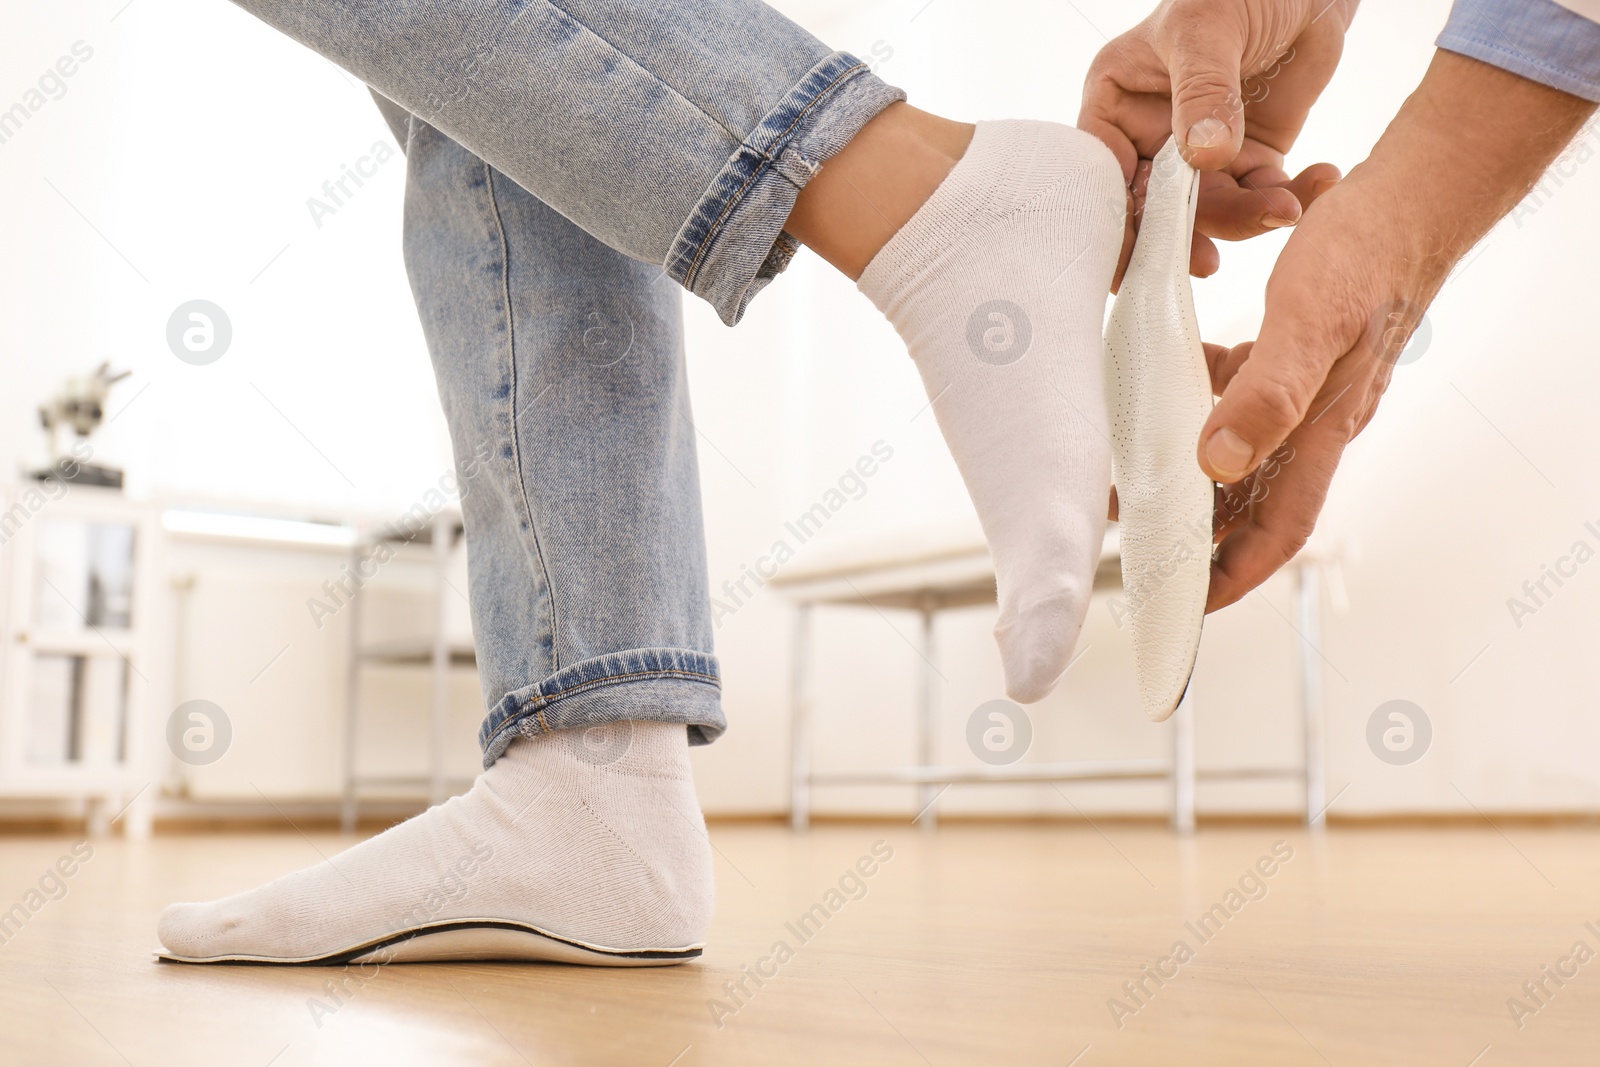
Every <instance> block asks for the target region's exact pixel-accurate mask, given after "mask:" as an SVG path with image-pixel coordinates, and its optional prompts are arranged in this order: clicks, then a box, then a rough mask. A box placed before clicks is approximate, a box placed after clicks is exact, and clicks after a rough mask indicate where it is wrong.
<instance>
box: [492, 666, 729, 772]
mask: <svg viewBox="0 0 1600 1067" xmlns="http://www.w3.org/2000/svg"><path fill="white" fill-rule="evenodd" d="M721 697H722V678H721V672H720V671H719V670H718V668H717V660H716V657H715V656H710V655H707V654H706V653H704V652H693V651H690V650H688V649H681V648H636V649H630V650H629V651H627V652H613V653H610V654H608V655H605V656H598V657H596V658H594V659H586V660H583V661H582V662H580V663H574V664H572V665H571V666H569V667H563V668H561V670H559V671H557V672H556V673H554V674H552V675H550V677H548V678H546V679H544V681H542V682H538V683H536V684H534V685H530V686H528V687H526V688H524V689H519V690H517V691H516V692H514V693H507V694H506V695H505V697H504V698H502V699H501V700H500V702H499V703H498V704H496V705H495V706H494V707H493V708H492V709H491V710H490V712H489V716H488V718H486V719H485V720H484V722H483V728H482V729H480V730H479V731H478V743H479V744H481V745H482V746H483V765H484V767H485V768H488V767H489V766H490V765H491V764H493V763H494V761H495V760H497V759H499V758H500V755H501V754H502V753H503V752H505V750H506V747H507V746H508V745H510V744H511V742H512V741H513V740H515V739H516V738H518V737H533V736H535V735H538V734H543V733H550V732H552V731H555V730H572V729H577V728H585V727H590V726H602V725H605V724H606V723H613V722H622V721H624V720H631V721H635V722H681V723H683V724H684V725H685V726H687V727H688V728H689V743H690V744H691V745H708V744H710V743H711V742H712V741H715V740H716V739H717V738H718V737H719V736H720V735H721V734H722V731H724V730H725V729H727V727H728V722H727V720H726V719H725V718H723V715H722V701H721Z"/></svg>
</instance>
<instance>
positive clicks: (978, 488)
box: [860, 121, 1126, 703]
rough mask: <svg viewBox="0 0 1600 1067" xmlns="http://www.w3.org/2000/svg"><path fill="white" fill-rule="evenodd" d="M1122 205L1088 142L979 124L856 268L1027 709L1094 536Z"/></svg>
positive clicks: (1105, 473) (1101, 519) (1113, 176)
mask: <svg viewBox="0 0 1600 1067" xmlns="http://www.w3.org/2000/svg"><path fill="white" fill-rule="evenodd" d="M1125 204H1126V192H1125V186H1124V185H1123V181H1122V171H1121V169H1120V168H1119V167H1118V166H1117V162H1116V159H1115V158H1114V157H1113V156H1112V154H1111V152H1110V150H1109V149H1107V148H1106V147H1105V146H1104V145H1103V144H1101V143H1100V142H1099V141H1098V140H1096V139H1095V138H1094V137H1093V136H1091V135H1089V134H1086V133H1083V132H1081V131H1079V130H1076V129H1073V128H1072V127H1070V126H1061V125H1057V124H1054V123H1048V122H1026V121H1014V122H982V123H979V124H978V127H977V132H976V134H975V135H974V137H973V140H972V144H971V146H970V147H969V148H968V150H967V153H966V155H965V156H964V157H963V158H962V159H961V161H960V162H959V163H957V165H956V167H955V169H954V170H953V171H951V173H950V175H949V177H948V178H946V179H945V181H944V183H943V184H942V185H940V186H939V188H938V189H937V190H936V191H935V192H934V194H933V196H932V197H931V198H930V199H929V200H928V202H927V203H926V204H924V205H923V206H922V208H921V209H920V210H919V211H918V212H917V213H916V215H914V216H913V217H912V219H911V221H910V222H908V223H906V225H905V226H904V227H903V228H902V229H901V230H900V232H899V233H897V234H896V235H895V236H894V237H893V238H891V239H890V241H889V243H888V244H887V245H885V246H884V248H883V249H882V251H880V252H879V253H878V255H877V256H876V257H875V258H874V259H873V261H872V262H871V263H870V264H868V266H867V269H866V271H865V272H864V273H863V274H862V277H861V282H860V288H861V291H862V292H863V293H865V294H866V295H867V296H868V297H870V298H871V299H872V301H873V303H875V304H876V305H877V306H878V308H879V310H881V311H882V312H883V313H884V314H885V315H886V316H887V317H888V318H889V320H890V321H891V322H892V323H893V324H894V326H895V329H896V330H898V331H899V333H900V337H901V338H902V339H903V340H904V341H905V343H906V346H907V348H909V349H910V352H911V358H912V359H913V360H914V361H915V362H916V364H917V369H918V371H919V372H920V373H921V375H922V381H923V385H924V387H925V388H926V389H927V392H928V396H929V397H930V399H931V401H932V405H933V410H934V413H935V415H936V416H937V417H938V420H939V428H940V430H941V431H942V432H943V433H944V438H945V441H946V442H947V443H948V445H949V447H950V452H951V454H952V455H953V456H954V457H955V461H956V465H957V467H959V468H960V471H961V476H962V479H963V480H964V481H965V482H966V486H967V491H968V493H969V494H971V496H972V502H973V504H974V506H975V507H976V509H977V513H978V519H979V521H980V522H981V523H982V524H983V531H984V536H985V537H986V538H987V540H988V542H989V550H990V552H991V554H992V555H993V557H994V564H995V574H996V581H997V585H998V587H999V600H1000V618H999V622H998V623H997V624H996V626H995V638H996V640H997V641H998V642H999V645H1000V654H1001V660H1002V662H1003V664H1004V668H1005V677H1006V691H1007V693H1008V694H1009V695H1010V696H1011V697H1012V698H1013V699H1015V700H1019V701H1022V702H1023V703H1031V702H1033V701H1036V700H1040V699H1042V698H1043V697H1044V696H1046V695H1047V694H1048V693H1049V692H1050V691H1051V690H1052V689H1053V688H1054V687H1055V685H1056V683H1057V682H1058V681H1059V680H1060V678H1061V675H1062V674H1063V673H1064V672H1065V670H1066V668H1067V666H1068V665H1069V663H1070V657H1071V655H1072V649H1073V646H1074V645H1075V644H1076V643H1077V640H1078V633H1079V631H1080V630H1081V629H1082V626H1083V619H1084V614H1085V612H1086V611H1087V609H1088V603H1089V593H1090V590H1091V588H1092V586H1093V583H1094V572H1095V568H1096V566H1097V564H1098V561H1099V557H1100V549H1101V544H1102V541H1103V538H1104V535H1105V522H1106V501H1107V499H1108V497H1109V493H1110V486H1111V444H1110V439H1109V437H1108V435H1107V428H1106V423H1107V419H1106V410H1105V403H1106V402H1105V392H1104V384H1103V360H1102V356H1101V343H1102V341H1101V331H1102V326H1103V323H1104V318H1105V304H1106V297H1107V294H1108V292H1109V290H1110V287H1111V278H1112V274H1113V272H1114V271H1115V269H1116V262H1117V256H1118V253H1119V252H1120V250H1121V247H1122V237H1123V223H1124V209H1125Z"/></svg>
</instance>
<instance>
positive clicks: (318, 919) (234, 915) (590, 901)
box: [158, 722, 712, 960]
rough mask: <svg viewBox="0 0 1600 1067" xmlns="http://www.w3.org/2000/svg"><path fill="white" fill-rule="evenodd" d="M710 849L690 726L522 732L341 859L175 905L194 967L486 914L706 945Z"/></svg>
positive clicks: (165, 936)
mask: <svg viewBox="0 0 1600 1067" xmlns="http://www.w3.org/2000/svg"><path fill="white" fill-rule="evenodd" d="M711 907H712V872H711V850H710V842H709V841H708V840H707V838H706V832H705V823H704V821H703V820H702V819H701V816H700V807H699V804H698V803H697V801H696V799H695V794H694V783H693V781H692V780H691V779H690V775H689V756H688V739H687V734H686V732H685V729H684V727H683V726H682V725H681V724H673V723H657V722H621V723H613V724H610V725H607V726H602V727H593V728H590V729H588V730H582V729H574V730H564V731H558V732H556V733H552V734H544V735H540V736H537V737H527V738H519V739H518V740H516V741H513V742H512V743H511V746H510V747H509V748H508V749H506V751H505V753H504V755H502V756H501V757H500V759H499V760H497V761H496V762H495V764H494V766H492V767H490V768H489V769H488V770H486V771H484V772H483V774H482V775H481V776H480V777H479V778H478V780H477V782H476V783H475V784H474V785H473V787H472V789H471V790H469V791H468V792H467V793H465V794H463V795H462V796H459V797H454V798H452V799H450V800H448V801H446V802H445V803H443V804H440V805H438V806H436V807H433V808H430V809H428V810H427V811H425V812H423V813H422V814H421V815H418V816H417V817H416V818H413V819H409V820H407V821H406V822H403V823H401V824H400V825H398V826H395V827H393V828H391V829H389V830H387V831H385V832H384V833H381V834H379V835H378V836H376V837H373V838H371V839H369V840H367V841H364V842H362V843H361V844H359V845H357V846H355V847H354V848H351V849H349V850H347V851H345V852H342V853H339V854H338V855H336V856H334V857H333V858H332V859H328V860H324V861H322V862H319V863H317V864H315V865H314V866H311V867H308V868H306V869H305V870H302V871H297V872H295V873H294V874H289V875H285V876H284V877H282V878H279V879H277V880H276V881H273V882H269V883H267V884H266V885H263V886H260V887H258V888H255V889H251V890H247V891H246V892H243V893H238V894H235V895H234V896H230V897H224V898H223V899H221V900H216V901H212V902H210V903H206V904H173V905H171V906H169V907H168V908H167V909H166V911H165V912H164V913H163V914H162V916H161V921H160V925H159V929H158V933H159V936H160V938H161V942H162V944H164V945H165V946H166V947H167V949H168V950H169V951H170V952H171V953H172V954H173V955H176V956H182V957H189V958H200V959H204V958H208V957H219V956H221V957H227V956H241V955H242V956H253V957H264V958H271V959H284V960H293V959H305V958H308V957H315V956H319V955H323V954H327V953H332V952H337V951H340V950H342V949H345V948H348V947H351V946H355V945H361V944H368V943H371V942H373V941H376V940H379V939H382V938H387V937H389V936H391V935H393V934H395V933H396V932H397V931H400V930H403V929H406V928H408V927H415V926H419V925H425V924H427V923H441V922H447V921H449V920H469V919H489V920H502V921H506V922H514V923H520V924H525V925H528V926H532V927H535V928H537V929H539V930H541V931H545V932H547V933H550V934H553V935H555V936H556V937H558V938H563V939H568V940H570V941H574V942H580V943H583V944H586V945H596V946H602V947H605V948H608V949H614V950H619V951H624V952H639V951H647V950H676V949H683V948H686V947H690V946H697V945H698V944H699V942H700V941H701V939H702V938H703V937H704V935H705V931H706V926H707V924H708V923H709V921H710V917H711Z"/></svg>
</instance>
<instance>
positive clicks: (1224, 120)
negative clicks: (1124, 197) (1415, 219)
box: [1078, 0, 1359, 279]
mask: <svg viewBox="0 0 1600 1067" xmlns="http://www.w3.org/2000/svg"><path fill="white" fill-rule="evenodd" d="M1358 2H1359V0H1331V2H1330V0H1164V2H1163V3H1162V4H1161V6H1160V7H1158V8H1157V9H1156V10H1155V11H1154V12H1153V13H1152V14H1151V15H1150V17H1149V18H1147V19H1145V20H1144V21H1143V22H1141V23H1140V24H1139V25H1138V26H1135V27H1134V28H1133V29H1132V30H1129V31H1128V32H1127V33H1125V34H1123V35H1122V36H1120V37H1118V38H1116V39H1115V40H1113V41H1111V42H1110V43H1109V44H1107V45H1106V47H1105V48H1103V49H1101V51H1100V54H1099V55H1098V56H1096V57H1095V61H1094V63H1093V64H1091V66H1090V68H1089V75H1088V79H1087V81H1086V83H1085V85H1084V96H1083V109H1082V111H1081V113H1080V114H1079V116H1078V126H1079V127H1080V128H1081V129H1084V130H1086V131H1088V132H1089V133H1092V134H1094V135H1095V136H1097V137H1099V138H1100V139H1101V140H1102V141H1104V142H1105V143H1106V144H1107V145H1108V146H1110V148H1111V150H1112V152H1113V153H1115V155H1116V157H1117V161H1118V162H1119V163H1121V164H1122V172H1123V176H1124V177H1125V178H1126V179H1127V181H1128V183H1129V187H1130V189H1131V190H1132V191H1133V194H1134V195H1133V207H1134V209H1133V210H1131V211H1130V212H1129V220H1130V221H1129V226H1128V236H1127V240H1126V242H1125V244H1124V246H1123V261H1122V266H1121V267H1119V268H1118V272H1117V276H1118V278H1119V279H1120V278H1121V274H1122V267H1125V266H1126V264H1127V257H1128V256H1129V255H1130V254H1131V253H1132V249H1133V233H1134V230H1135V227H1136V225H1137V221H1136V220H1137V217H1138V206H1139V205H1140V204H1141V203H1142V195H1143V180H1144V176H1145V172H1146V171H1147V170H1148V164H1147V163H1146V164H1145V165H1144V166H1143V167H1141V165H1140V163H1141V160H1150V159H1153V158H1154V157H1155V154H1156V152H1158V151H1159V150H1160V148H1161V146H1162V145H1163V144H1165V143H1166V141H1167V138H1168V137H1170V136H1172V135H1173V134H1174V133H1176V135H1177V136H1178V139H1179V145H1180V149H1181V151H1182V153H1183V156H1184V158H1185V159H1187V160H1188V161H1189V162H1190V163H1191V164H1192V165H1193V166H1194V167H1196V168H1197V169H1199V170H1202V171H1207V172H1211V173H1207V174H1205V175H1203V176H1202V178H1201V186H1200V190H1201V192H1200V209H1199V212H1198V214H1197V216H1196V219H1195V230H1196V235H1195V241H1194V249H1193V252H1192V256H1191V264H1190V269H1191V270H1192V271H1193V272H1194V273H1195V274H1197V275H1199V276H1201V277H1205V276H1207V275H1210V274H1212V273H1214V272H1215V271H1216V269H1217V267H1218V265H1219V263H1220V261H1221V257H1220V255H1219V253H1218V252H1217V247H1216V245H1215V244H1214V243H1213V241H1212V239H1213V238H1215V239H1220V240H1225V241H1238V240H1243V239H1245V238H1248V237H1254V236H1256V235H1257V234H1261V233H1265V232H1266V231H1267V230H1270V229H1273V228H1276V227H1280V226H1290V225H1293V224H1294V223H1296V222H1298V221H1299V219H1300V216H1301V213H1302V212H1303V210H1304V209H1305V208H1307V207H1309V206H1310V205H1311V203H1312V202H1313V201H1314V200H1316V198H1317V197H1318V196H1320V195H1321V194H1322V193H1324V192H1327V191H1328V190H1329V189H1331V188H1332V187H1333V185H1334V184H1335V183H1336V182H1337V181H1338V180H1339V170H1338V168H1336V167H1334V166H1333V165H1332V164H1329V163H1319V164H1316V165H1314V166H1312V167H1309V168H1307V169H1306V170H1304V171H1302V172H1301V173H1300V174H1299V175H1298V176H1297V177H1295V178H1293V179H1291V178H1290V177H1289V175H1288V174H1287V173H1286V172H1285V171H1284V169H1283V163H1284V158H1283V157H1284V154H1285V153H1286V152H1288V151H1289V148H1290V147H1291V146H1292V145H1293V144H1294V141H1295V138H1296V137H1298V136H1299V134H1300V130H1301V127H1303V126H1304V125H1305V121H1306V115H1307V114H1308V112H1309V111H1310V110H1311V106H1312V104H1314V103H1316V100H1317V97H1318V96H1319V95H1321V93H1322V90H1323V88H1324V87H1325V86H1326V85H1327V84H1328V79H1329V78H1331V77H1332V76H1333V71H1334V68H1335V67H1337V66H1338V63H1339V56H1340V53H1341V52H1342V51H1343V49H1344V34H1345V30H1346V29H1347V28H1348V27H1349V25H1350V20H1351V19H1352V18H1354V17H1355V11H1356V5H1357V3H1358Z"/></svg>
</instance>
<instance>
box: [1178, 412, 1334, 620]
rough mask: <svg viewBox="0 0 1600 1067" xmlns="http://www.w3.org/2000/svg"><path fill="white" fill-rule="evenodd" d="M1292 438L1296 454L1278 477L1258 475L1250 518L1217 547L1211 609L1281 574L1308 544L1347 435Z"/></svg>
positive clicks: (1312, 434)
mask: <svg viewBox="0 0 1600 1067" xmlns="http://www.w3.org/2000/svg"><path fill="white" fill-rule="evenodd" d="M1290 443H1291V444H1292V445H1293V448H1294V453H1293V456H1294V458H1293V459H1292V460H1290V461H1289V462H1287V463H1284V464H1282V465H1281V466H1280V467H1279V468H1278V470H1277V472H1276V477H1274V478H1271V479H1264V480H1263V479H1261V478H1260V476H1259V475H1258V476H1257V477H1258V480H1257V481H1256V482H1255V483H1254V488H1253V492H1252V494H1251V495H1252V496H1253V497H1254V502H1253V503H1252V504H1251V505H1250V509H1249V518H1248V519H1247V520H1245V521H1243V522H1240V523H1238V524H1236V526H1235V527H1234V528H1233V529H1232V530H1231V532H1230V533H1229V534H1228V535H1227V537H1226V538H1225V539H1224V540H1223V542H1222V545H1221V547H1220V548H1218V550H1217V554H1216V559H1215V560H1214V561H1213V562H1212V565H1211V590H1210V593H1209V596H1208V597H1207V599H1206V611H1208V612H1211V611H1216V610H1217V609H1219V608H1224V607H1227V606H1228V605H1229V604H1232V603H1234V602H1236V601H1238V600H1240V599H1241V598H1243V597H1244V596H1245V595H1246V594H1247V593H1249V592H1250V591H1251V590H1252V589H1254V588H1256V587H1257V586H1259V585H1260V584H1261V583H1262V582H1264V581H1266V580H1267V579H1268V578H1270V577H1272V576H1273V575H1274V574H1276V573H1277V572H1278V570H1279V569H1280V568H1282V567H1283V565H1284V564H1285V563H1288V562H1289V561H1290V560H1291V559H1293V558H1294V556H1295V554H1296V553H1297V552H1299V551H1300V549H1301V548H1303V547H1305V543H1306V540H1307V538H1309V537H1310V536H1311V531H1312V529H1313V528H1314V527H1315V526H1316V521H1317V515H1318V513H1320V512H1321V510H1322V504H1323V502H1324V501H1325V500H1326V499H1327V496H1328V485H1329V483H1330V482H1331V481H1332V480H1333V471H1334V468H1335V467H1336V466H1338V462H1339V457H1340V455H1341V454H1342V453H1343V451H1344V445H1345V439H1344V438H1343V437H1342V436H1341V435H1339V434H1337V433H1331V432H1316V431H1313V432H1309V433H1302V434H1297V435H1295V436H1294V437H1292V438H1291V439H1290Z"/></svg>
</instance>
